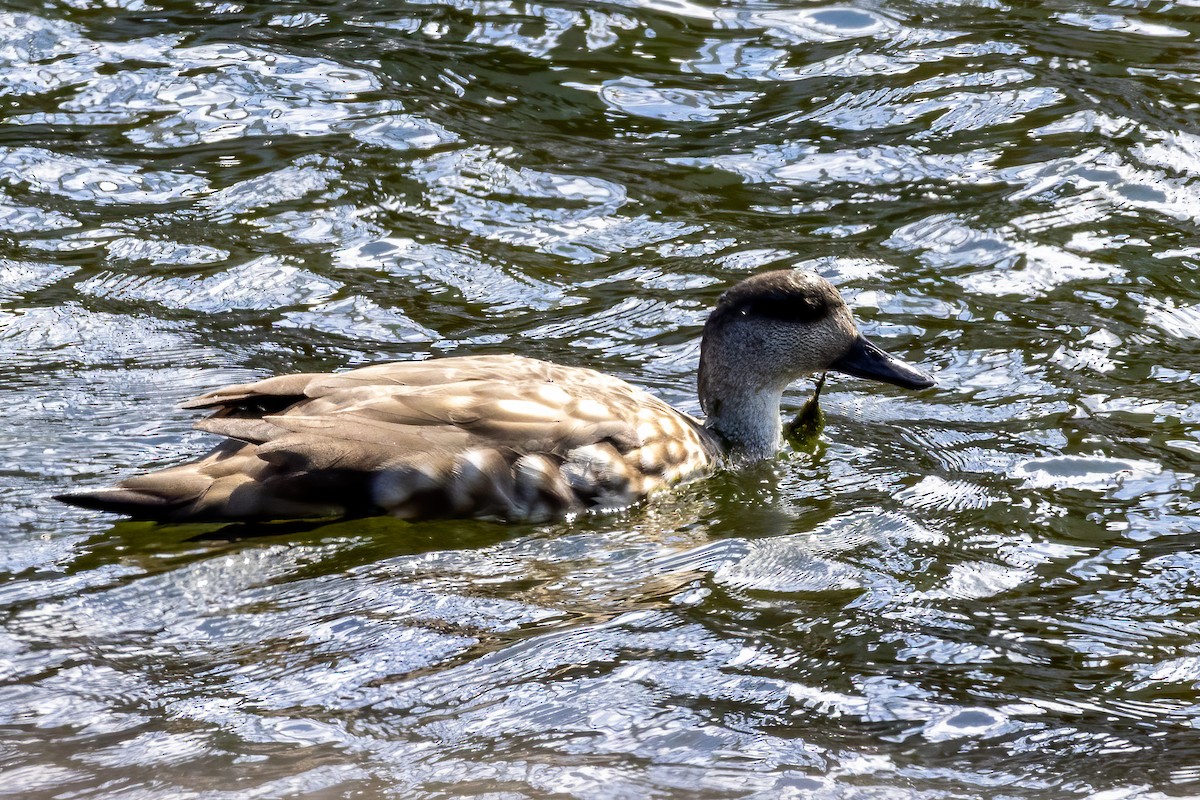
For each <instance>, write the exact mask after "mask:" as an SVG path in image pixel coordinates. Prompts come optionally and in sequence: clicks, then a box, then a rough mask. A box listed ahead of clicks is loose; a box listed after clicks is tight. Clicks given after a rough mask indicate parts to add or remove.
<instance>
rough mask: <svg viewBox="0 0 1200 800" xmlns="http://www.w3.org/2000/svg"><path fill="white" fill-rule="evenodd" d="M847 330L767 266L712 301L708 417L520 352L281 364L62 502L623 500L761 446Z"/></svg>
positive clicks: (164, 506) (829, 306) (501, 514)
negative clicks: (181, 445) (176, 447)
mask: <svg viewBox="0 0 1200 800" xmlns="http://www.w3.org/2000/svg"><path fill="white" fill-rule="evenodd" d="M860 340H861V337H858V333H857V330H856V328H855V326H854V321H853V319H852V318H851V316H850V313H849V311H848V309H846V307H845V304H844V303H843V302H842V300H841V297H840V296H839V295H838V293H837V291H836V290H835V289H834V288H833V287H832V286H830V285H829V283H828V282H826V281H824V280H823V279H821V278H819V277H817V276H814V275H810V274H807V273H802V272H790V271H781V272H772V273H766V274H765V275H758V276H755V277H753V278H750V279H748V280H746V281H743V282H742V283H741V284H738V285H737V286H736V287H734V288H733V289H731V290H730V291H729V292H727V293H726V294H725V295H723V296H722V298H721V300H720V302H719V303H718V305H717V308H716V309H715V310H714V312H713V314H712V315H711V317H710V319H709V322H708V324H707V325H706V326H705V331H704V340H703V347H702V356H701V371H700V395H701V400H702V403H703V404H704V407H705V410H706V412H707V413H708V415H709V419H708V420H707V422H706V423H701V422H700V421H699V420H696V419H694V418H692V417H690V416H688V415H686V414H683V413H681V412H679V411H676V410H675V409H673V408H671V407H670V406H669V405H667V404H666V403H664V402H663V401H662V400H659V399H658V398H656V397H654V396H653V395H650V394H648V393H646V392H644V391H642V390H641V389H638V388H636V387H634V386H631V385H630V384H628V383H626V382H624V381H622V380H619V379H617V378H613V377H610V376H608V375H604V374H602V373H599V372H596V371H594V370H590V369H583V368H578V367H567V366H562V365H559V364H551V363H547V362H544V361H537V360H534V359H529V358H523V357H520V356H507V355H506V356H466V357H458V358H443V359H434V360H431V361H423V362H408V363H397V364H382V365H378V366H372V367H365V368H362V369H356V370H352V371H349V372H344V373H339V374H303V375H284V376H279V377H275V378H267V379H265V380H262V381H258V382H256V383H248V384H241V385H237V386H228V387H225V388H222V389H218V390H216V391H214V392H210V393H209V394H206V395H203V396H201V397H198V398H196V399H195V400H192V401H189V402H188V403H185V404H184V407H185V408H196V409H207V410H211V411H212V413H211V415H210V416H208V417H206V418H204V419H202V420H200V421H199V422H198V423H197V424H196V427H197V428H198V429H200V430H203V431H208V432H210V433H215V434H218V435H221V436H224V437H226V441H224V442H222V443H221V444H220V445H218V446H217V447H216V448H215V449H213V450H212V451H211V452H210V453H209V454H208V455H206V456H204V457H203V458H202V459H200V460H198V461H194V462H191V463H187V464H183V465H181V466H178V467H173V468H170V469H166V470H162V471H159V472H153V473H149V474H146V475H140V476H137V477H133V478H129V479H127V480H125V481H122V482H121V483H119V484H118V485H117V486H115V487H111V488H105V489H97V490H93V491H83V492H79V493H73V494H68V495H62V496H61V497H60V498H59V499H62V500H64V501H66V502H69V503H73V504H75V505H80V506H84V507H88V508H98V509H102V510H105V511H113V512H117V513H124V514H130V515H132V516H136V517H142V518H150V519H159V520H248V519H281V518H298V517H328V516H343V515H363V514H375V513H388V514H393V515H395V516H398V517H402V518H405V519H427V518H436V517H489V518H498V519H506V520H542V519H549V518H553V517H558V516H563V515H569V514H574V513H578V512H582V511H587V510H591V509H614V508H621V507H625V506H629V505H631V504H633V503H635V502H637V501H639V500H641V499H642V498H644V497H646V496H647V495H650V494H653V493H654V492H656V491H658V490H660V489H663V488H665V487H667V486H671V485H672V484H676V483H679V482H681V481H684V480H688V479H689V478H693V477H696V476H698V475H701V474H706V473H708V472H710V471H712V470H713V469H714V468H716V467H717V466H719V465H720V464H722V463H723V462H725V461H731V462H738V461H745V460H753V459H758V458H764V457H767V456H769V455H770V454H771V453H773V452H774V451H775V448H776V447H777V446H778V439H779V395H780V393H781V392H782V390H783V388H784V387H785V386H786V385H787V383H789V382H790V381H792V380H795V379H796V378H798V377H801V376H803V375H806V374H809V373H811V372H813V371H814V370H819V369H828V368H834V369H839V368H843V367H840V366H839V365H838V363H839V360H842V361H845V360H846V358H847V354H848V353H849V352H850V351H851V350H852V349H853V347H856V346H857V347H861V346H862V345H860V344H857V343H858V342H859V341H860ZM882 358H883V359H885V360H890V361H891V362H893V363H892V365H891V366H889V367H888V368H889V369H892V368H897V367H896V366H895V365H900V367H903V368H905V369H907V370H910V373H908V374H905V375H901V376H900V377H899V378H897V376H896V375H894V374H893V375H890V376H889V375H883V376H880V375H873V374H870V369H874V367H870V369H867V371H866V372H864V371H863V370H864V369H866V368H864V367H862V366H861V365H860V364H859V363H858V362H857V361H856V362H855V363H854V364H852V365H850V366H851V367H852V368H848V369H846V371H850V372H852V373H853V374H858V375H867V376H869V377H877V378H879V379H881V380H889V381H891V382H894V383H900V384H901V385H907V386H909V387H910V388H919V387H921V386H927V385H932V379H929V378H928V376H925V375H924V374H923V373H920V372H919V371H917V370H915V369H914V368H912V367H908V366H907V365H904V364H903V363H902V362H897V361H895V360H894V359H890V357H888V356H886V355H883V356H882ZM856 370H857V371H856ZM914 376H915V377H914Z"/></svg>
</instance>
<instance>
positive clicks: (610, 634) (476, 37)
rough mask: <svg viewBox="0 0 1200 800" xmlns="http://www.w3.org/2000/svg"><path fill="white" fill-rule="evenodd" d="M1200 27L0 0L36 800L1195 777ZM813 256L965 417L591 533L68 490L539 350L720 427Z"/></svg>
mask: <svg viewBox="0 0 1200 800" xmlns="http://www.w3.org/2000/svg"><path fill="white" fill-rule="evenodd" d="M1198 35H1200V9H1197V8H1196V6H1195V3H1194V2H1186V3H1185V2H1140V1H1139V2H1121V1H1120V0H1114V2H1112V3H1111V4H1109V5H1103V4H1100V3H1066V2H1048V3H1028V2H1003V0H976V2H969V1H968V0H964V1H963V2H953V1H952V0H945V2H935V1H934V0H928V1H927V2H914V1H912V0H910V1H909V2H901V3H872V2H860V3H858V4H853V5H820V4H813V3H791V2H774V3H773V2H747V3H732V2H729V3H724V4H712V3H694V2H688V0H657V1H654V0H652V1H651V2H634V0H627V1H626V2H613V3H574V2H557V1H556V0H552V1H551V2H550V3H524V2H516V1H515V0H514V1H513V2H509V1H508V0H495V1H494V2H483V1H482V0H481V1H480V2H474V3H471V2H453V0H448V1H447V2H437V1H434V0H431V1H430V2H424V3H401V2H387V3H384V2H354V3H350V2H345V0H337V1H335V2H322V3H309V4H299V3H283V2H272V3H254V2H251V3H245V4H243V3H238V2H206V3H182V2H165V3H164V2H158V0H111V2H81V1H77V0H50V1H49V2H45V3H27V2H13V0H8V2H4V3H2V4H0V234H2V235H0V258H2V259H3V260H2V261H0V365H2V367H3V368H2V369H0V409H2V410H3V419H4V423H3V424H2V425H0V454H3V456H4V459H3V462H2V463H0V620H2V625H0V795H7V796H14V797H20V798H56V799H57V798H64V799H65V798H72V799H74V798H122V799H123V800H124V799H130V800H132V799H133V798H154V799H155V800H158V799H160V798H162V799H164V800H165V799H166V798H206V799H207V798H214V799H224V798H277V797H278V798H282V797H297V798H301V797H302V798H322V799H324V798H383V797H397V798H460V797H480V798H484V797H486V798H491V799H492V800H515V799H516V798H589V799H590V798H631V799H632V798H646V797H650V798H676V797H679V798H685V797H686V798H697V797H698V798H735V797H736V798H761V799H762V800H768V799H769V800H774V799H775V798H810V797H812V798H852V799H857V798H915V799H919V800H926V799H929V800H932V799H934V798H937V799H938V800H941V799H942V798H987V800H992V798H1043V797H1048V798H1096V800H1124V799H1125V798H1133V797H1138V798H1143V797H1145V798H1155V797H1177V796H1188V795H1195V794H1197V793H1200V786H1198V784H1200V733H1198V732H1197V728H1198V727H1200V692H1198V691H1197V689H1198V687H1200V599H1198V598H1200V540H1198V541H1193V538H1194V537H1196V536H1197V534H1198V533H1200V517H1198V512H1200V500H1198V498H1197V494H1196V488H1195V483H1196V471H1197V462H1198V457H1200V388H1198V384H1200V346H1198V343H1200V281H1198V279H1197V269H1196V267H1197V262H1198V256H1200V244H1198V241H1200V240H1198V238H1197V233H1198V230H1197V225H1196V221H1195V220H1196V219H1197V217H1200V132H1198V131H1197V122H1198V120H1200V101H1198V100H1197V93H1196V88H1197V85H1198V84H1197V81H1198V80H1200V46H1198V45H1197V42H1196V39H1197V36H1198ZM784 266H803V267H806V268H809V269H815V270H817V271H819V272H820V273H821V274H823V275H825V276H826V277H828V278H830V279H831V280H833V281H834V282H835V283H837V284H838V285H839V286H840V288H841V289H842V291H843V293H844V295H845V296H846V298H847V300H848V301H849V302H850V303H851V305H852V306H853V307H854V308H855V310H856V313H857V315H858V316H859V318H860V320H861V321H862V325H863V328H864V330H865V331H866V332H867V333H868V334H869V335H871V336H872V337H874V338H876V339H877V340H878V341H880V342H881V343H883V344H884V345H885V346H887V347H888V348H889V349H891V350H893V351H895V352H897V353H898V354H900V355H902V356H903V357H905V358H906V359H908V360H910V361H913V362H914V363H920V364H922V365H924V366H926V367H928V368H930V369H931V370H932V371H934V372H935V373H936V375H937V377H938V380H939V382H940V387H939V389H938V390H937V391H930V392H922V393H917V394H911V393H905V392H903V391H901V390H898V389H897V390H893V389H891V388H889V387H879V386H874V385H868V384H865V383H863V382H859V381H853V380H849V379H831V381H830V383H829V384H828V385H827V386H826V387H825V390H824V393H823V395H822V405H823V408H824V411H825V414H826V417H825V427H824V430H823V432H822V434H821V441H820V442H819V443H815V444H812V446H806V447H803V448H801V449H799V450H795V451H793V450H789V451H788V452H786V453H784V454H783V455H781V456H780V457H779V459H778V460H777V461H775V462H773V463H771V464H769V465H766V466H764V467H762V468H759V469H756V470H752V471H750V472H748V473H745V474H741V475H721V476H717V477H715V478H713V479H711V480H707V481H704V482H700V483H696V484H692V485H689V486H688V487H686V488H684V489H682V490H681V491H679V492H676V493H674V494H672V495H669V496H666V497H662V498H660V499H658V500H656V501H654V502H652V503H650V504H647V505H646V506H644V507H642V508H638V509H635V510H632V511H630V512H628V513H624V514H619V515H613V516H603V517H591V518H585V519H580V520H576V521H574V522H570V523H559V524H552V525H538V526H521V525H513V526H502V525H496V524H491V523H483V522H466V523H458V522H455V523H444V522H443V523H433V524H420V525H407V524H403V523H400V522H397V521H393V520H388V519H376V520H367V521H355V522H343V523H338V524H333V525H328V526H324V527H311V526H310V527H304V526H299V527H297V526H279V527H275V528H270V529H268V530H261V529H260V530H255V531H247V530H245V529H237V528H234V529H217V528H213V527H200V526H157V527H156V526H152V525H148V524H142V523H128V522H125V523H116V524H114V522H113V521H112V520H111V519H109V518H106V517H103V516H101V515H98V514H92V513H89V512H84V511H79V510H76V509H71V508H68V507H65V506H61V505H58V504H55V503H54V502H52V501H51V500H49V497H50V496H51V495H53V494H55V493H58V492H62V491H66V490H70V489H72V488H76V487H80V486H92V485H99V484H103V483H107V482H111V481H113V480H115V479H118V478H119V477H121V476H125V475H129V474H132V473H135V472H138V471H142V470H146V469H150V468H155V467H161V466H165V465H169V464H174V463H178V462H179V461H181V460H183V459H185V458H187V457H188V456H189V455H191V454H195V453H198V452H201V451H203V450H204V449H206V448H207V447H208V446H209V445H210V444H211V442H212V439H211V437H209V436H207V435H205V434H201V433H198V432H194V431H192V430H191V429H190V424H191V422H192V421H193V420H194V418H195V417H194V415H192V414H190V413H187V412H183V411H180V410H177V409H176V408H175V406H176V404H177V403H178V402H180V401H182V400H184V399H186V398H188V397H190V396H192V395H195V394H199V393H201V392H203V391H206V390H208V389H210V388H213V387H216V386H219V385H221V384H224V383H230V382H236V381H242V380H246V379H251V378H255V377H262V376H266V375H269V374H273V373H278V372H289V371H300V370H304V371H312V370H338V369H344V368H347V367H351V366H357V365H362V364H368V363H375V362H378V361H382V360H391V359H412V358H426V357H430V356H440V355H449V354H467V353H487V352H518V353H522V354H525V355H533V356H538V357H542V358H549V359H553V360H557V361H562V362H565V363H571V364H579V365H586V366H589V367H594V368H597V369H601V370H604V371H607V372H610V373H612V374H615V375H618V376H620V377H622V378H625V379H627V380H630V381H632V382H634V383H637V384H639V385H642V386H646V387H648V388H650V389H651V390H653V391H655V392H656V393H658V394H659V395H661V396H663V397H664V398H666V399H668V400H670V401H672V402H674V403H676V404H678V405H679V406H680V407H682V408H684V409H686V410H689V411H693V412H694V411H696V410H697V402H696V400H695V397H694V380H695V379H694V373H695V367H696V360H697V355H698V350H697V336H698V334H699V328H700V325H701V324H702V322H703V319H704V315H705V312H706V309H707V308H708V307H709V306H710V305H711V304H712V302H713V301H714V300H715V298H716V297H717V295H718V294H719V293H720V292H721V291H722V289H723V288H724V287H726V286H728V285H730V284H731V283H733V282H734V281H736V280H737V279H739V278H740V277H742V276H745V275H747V274H750V273H753V272H755V271H757V270H763V269H767V268H778V267H784ZM809 391H810V386H799V385H798V386H796V387H794V388H793V391H792V392H791V393H790V394H789V395H788V397H787V403H786V405H787V407H788V412H789V414H794V413H795V412H796V411H798V410H799V408H800V407H801V406H802V404H803V402H804V400H805V398H806V396H807V393H808V392H809ZM251 533H253V534H256V535H253V536H250V535H249V534H251Z"/></svg>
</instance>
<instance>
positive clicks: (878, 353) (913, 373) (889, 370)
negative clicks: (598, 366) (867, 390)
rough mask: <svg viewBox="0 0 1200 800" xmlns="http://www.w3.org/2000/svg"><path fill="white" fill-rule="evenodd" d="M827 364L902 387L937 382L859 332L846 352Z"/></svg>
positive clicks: (923, 385) (913, 386) (857, 375)
mask: <svg viewBox="0 0 1200 800" xmlns="http://www.w3.org/2000/svg"><path fill="white" fill-rule="evenodd" d="M829 368H830V369H832V370H836V371H838V372H844V373H846V374H847V375H853V376H854V377H856V378H869V379H870V380H873V381H883V382H884V383H892V384H895V385H896V386H903V387H904V388H905V389H928V388H929V387H930V386H933V385H935V384H936V383H937V381H935V380H934V379H933V376H932V375H930V374H929V373H928V372H926V371H925V370H923V369H918V368H916V367H914V366H913V365H912V364H906V363H905V362H903V361H901V360H900V359H898V358H896V357H895V356H892V355H888V354H887V353H885V352H884V351H882V350H880V349H879V348H878V347H876V346H875V345H874V344H872V343H871V341H870V340H869V339H868V338H867V337H865V336H863V335H862V334H859V336H858V338H857V339H855V340H854V344H852V345H850V349H849V350H847V351H846V354H845V355H844V356H842V357H841V358H839V359H838V360H837V361H835V362H833V363H832V364H830V365H829Z"/></svg>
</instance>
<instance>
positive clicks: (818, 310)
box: [699, 270, 936, 460]
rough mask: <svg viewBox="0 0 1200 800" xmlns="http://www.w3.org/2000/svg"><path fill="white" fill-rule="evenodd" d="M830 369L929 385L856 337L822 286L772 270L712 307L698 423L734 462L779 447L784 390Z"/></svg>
mask: <svg viewBox="0 0 1200 800" xmlns="http://www.w3.org/2000/svg"><path fill="white" fill-rule="evenodd" d="M826 370H833V371H835V372H843V373H845V374H847V375H853V376H855V377H857V378H868V379H870V380H876V381H883V382H884V383H891V384H894V385H896V386H902V387H904V388H905V389H927V388H929V387H930V386H933V385H934V384H935V383H936V381H934V379H933V378H932V376H930V375H929V373H927V372H925V371H924V370H921V369H918V368H917V367H914V366H912V365H911V364H907V363H905V362H904V361H901V360H900V359H898V358H896V357H895V356H892V355H889V354H888V353H886V352H884V351H883V350H881V349H880V348H879V347H877V346H876V345H875V344H873V343H872V342H871V341H870V340H868V339H867V338H866V337H865V336H863V335H862V334H861V333H859V332H858V326H857V325H856V324H855V323H854V317H853V315H851V313H850V309H849V308H848V307H847V306H846V303H845V301H844V300H842V296H841V295H840V294H838V291H837V289H835V288H834V287H833V285H832V284H831V283H829V281H827V280H825V279H824V278H822V277H820V276H819V275H814V274H813V273H811V272H800V271H795V270H779V271H777V272H766V273H763V274H761V275H755V276H754V277H751V278H747V279H746V280H744V281H742V282H741V283H739V284H737V285H736V286H734V287H733V288H731V289H729V290H728V291H727V292H725V294H723V295H721V298H720V300H718V301H717V307H716V308H715V309H713V311H712V313H711V314H710V315H709V317H708V321H707V322H706V323H705V325H704V336H703V338H702V339H701V343H700V374H699V392H700V405H701V407H702V408H703V409H704V413H705V414H706V415H707V421H706V422H705V425H706V426H707V427H708V428H709V429H710V430H712V431H714V432H715V433H717V434H718V435H719V436H720V437H721V438H722V439H723V440H724V441H725V443H726V445H727V446H728V448H729V451H730V454H731V455H732V456H733V457H735V458H737V459H739V460H759V459H763V458H768V457H770V456H772V455H774V454H775V452H776V451H777V450H778V449H779V442H780V436H781V434H782V424H781V422H780V418H779V402H780V398H781V397H782V395H783V391H784V389H786V388H787V386H788V384H790V383H792V382H794V381H797V380H799V379H801V378H803V377H805V376H807V375H811V374H812V373H814V372H823V371H826Z"/></svg>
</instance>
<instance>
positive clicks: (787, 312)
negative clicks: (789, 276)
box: [739, 294, 830, 322]
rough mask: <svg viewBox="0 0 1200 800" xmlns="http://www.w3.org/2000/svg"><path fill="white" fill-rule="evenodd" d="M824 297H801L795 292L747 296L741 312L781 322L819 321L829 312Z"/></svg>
mask: <svg viewBox="0 0 1200 800" xmlns="http://www.w3.org/2000/svg"><path fill="white" fill-rule="evenodd" d="M822 299H823V298H817V297H801V296H797V295H795V294H792V295H783V296H772V295H767V296H764V297H753V298H747V299H746V300H745V301H743V302H742V303H741V304H739V305H740V306H741V308H740V309H739V311H740V313H743V314H746V315H748V316H754V317H761V318H764V319H773V320H777V321H779V322H817V321H819V320H822V319H824V318H825V317H826V316H827V315H828V314H829V311H830V309H829V304H828V303H824V302H821V300H822Z"/></svg>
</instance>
